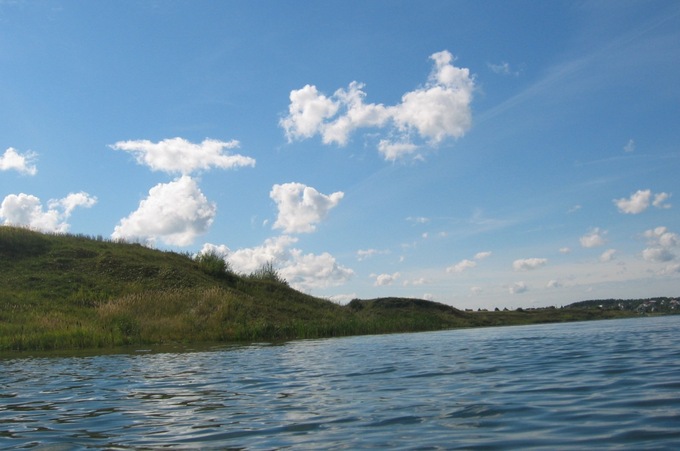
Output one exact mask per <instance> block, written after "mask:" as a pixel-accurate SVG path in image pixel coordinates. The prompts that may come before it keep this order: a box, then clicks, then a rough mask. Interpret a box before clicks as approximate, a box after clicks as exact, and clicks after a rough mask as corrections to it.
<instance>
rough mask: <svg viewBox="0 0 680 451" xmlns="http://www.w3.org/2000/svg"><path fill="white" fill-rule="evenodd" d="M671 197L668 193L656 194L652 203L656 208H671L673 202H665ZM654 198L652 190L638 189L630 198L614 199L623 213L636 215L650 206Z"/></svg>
mask: <svg viewBox="0 0 680 451" xmlns="http://www.w3.org/2000/svg"><path fill="white" fill-rule="evenodd" d="M670 197H671V195H670V194H668V193H656V194H654V201H653V202H652V205H653V206H654V207H656V208H664V209H668V208H671V204H667V203H665V202H666V201H667V200H668V199H669V198H670ZM651 198H652V191H651V190H648V189H647V190H638V191H636V192H635V193H633V194H631V196H630V198H628V199H626V198H622V199H614V203H615V204H616V206H617V207H618V209H619V211H620V212H621V213H627V214H632V215H636V214H639V213H642V212H643V211H645V210H646V209H647V208H648V207H649V203H650V200H651Z"/></svg>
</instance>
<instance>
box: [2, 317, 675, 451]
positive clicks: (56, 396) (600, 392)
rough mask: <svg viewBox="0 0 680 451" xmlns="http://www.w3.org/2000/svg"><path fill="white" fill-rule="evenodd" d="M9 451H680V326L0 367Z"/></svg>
mask: <svg viewBox="0 0 680 451" xmlns="http://www.w3.org/2000/svg"><path fill="white" fill-rule="evenodd" d="M0 374H1V376H0V448H2V449H22V448H33V447H35V448H37V449H49V450H55V449H94V448H101V449H129V448H132V449H151V448H153V449H157V448H172V449H195V448H201V449H225V448H231V449H234V448H235V449H281V448H292V449H351V450H354V449H372V448H388V449H530V448H533V449H546V450H547V449H551V450H552V449H579V450H580V449H587V448H591V449H592V448H599V449H602V448H605V449H635V450H638V449H678V448H679V447H680V316H673V317H661V318H639V319H630V320H613V321H596V322H584V323H570V324H555V325H538V326H521V327H500V328H484V329H468V330H453V331H445V332H434V333H419V334H398V335H381V336H363V337H350V338H338V339H327V340H307V341H297V342H291V343H286V344H281V345H266V344H262V345H249V346H224V347H216V348H213V349H209V350H202V351H193V352H147V351H144V352H133V353H128V354H116V355H101V356H79V357H33V358H15V359H11V358H4V359H2V360H0Z"/></svg>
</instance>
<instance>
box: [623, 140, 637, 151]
mask: <svg viewBox="0 0 680 451" xmlns="http://www.w3.org/2000/svg"><path fill="white" fill-rule="evenodd" d="M623 151H624V152H634V151H635V141H634V140H633V139H629V140H628V142H627V143H626V145H625V146H623Z"/></svg>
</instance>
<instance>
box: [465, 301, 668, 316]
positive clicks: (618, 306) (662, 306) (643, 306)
mask: <svg viewBox="0 0 680 451" xmlns="http://www.w3.org/2000/svg"><path fill="white" fill-rule="evenodd" d="M556 308H557V307H554V306H550V307H533V308H531V307H530V308H518V309H516V311H519V312H521V311H536V310H555V309H556ZM560 308H562V309H593V310H595V309H597V310H627V311H634V312H637V313H639V314H646V313H665V314H669V313H680V298H669V297H659V298H649V299H596V300H590V301H580V302H574V303H573V304H569V305H565V306H563V307H560ZM465 311H466V312H474V311H475V310H473V309H465ZM476 311H478V312H488V311H489V310H487V309H482V308H480V309H477V310H476ZM495 311H497V312H499V311H501V309H499V308H496V309H495ZM502 311H504V312H507V311H509V310H508V309H507V308H504V309H503V310H502Z"/></svg>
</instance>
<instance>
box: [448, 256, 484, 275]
mask: <svg viewBox="0 0 680 451" xmlns="http://www.w3.org/2000/svg"><path fill="white" fill-rule="evenodd" d="M475 266H477V263H476V262H473V261H472V260H468V259H465V260H461V261H459V262H458V263H456V264H455V265H453V266H449V267H448V268H446V272H451V273H461V272H463V271H465V270H466V269H470V268H474V267H475Z"/></svg>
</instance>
